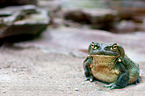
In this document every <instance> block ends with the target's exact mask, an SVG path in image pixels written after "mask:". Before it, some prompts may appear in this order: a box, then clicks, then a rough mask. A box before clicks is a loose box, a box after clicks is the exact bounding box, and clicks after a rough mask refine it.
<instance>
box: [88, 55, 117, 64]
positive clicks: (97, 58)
mask: <svg viewBox="0 0 145 96" xmlns="http://www.w3.org/2000/svg"><path fill="white" fill-rule="evenodd" d="M91 56H92V57H93V64H92V65H93V67H95V66H98V65H100V66H108V67H114V66H115V63H116V59H117V56H108V55H91Z"/></svg>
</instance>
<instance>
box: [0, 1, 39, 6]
mask: <svg viewBox="0 0 145 96" xmlns="http://www.w3.org/2000/svg"><path fill="white" fill-rule="evenodd" d="M27 4H31V5H37V0H0V7H6V6H14V5H27Z"/></svg>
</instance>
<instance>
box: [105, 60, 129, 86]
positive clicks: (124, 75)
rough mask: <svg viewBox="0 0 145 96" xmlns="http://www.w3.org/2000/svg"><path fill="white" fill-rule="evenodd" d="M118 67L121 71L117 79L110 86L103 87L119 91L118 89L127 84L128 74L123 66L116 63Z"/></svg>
mask: <svg viewBox="0 0 145 96" xmlns="http://www.w3.org/2000/svg"><path fill="white" fill-rule="evenodd" d="M117 65H118V66H119V69H120V71H121V73H120V75H119V76H118V78H117V81H116V83H112V84H110V85H106V86H104V87H107V88H108V87H109V88H110V89H119V88H124V87H126V85H127V84H128V81H129V72H128V70H126V68H125V67H124V65H123V64H122V63H120V62H118V63H117Z"/></svg>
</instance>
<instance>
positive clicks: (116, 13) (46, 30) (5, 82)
mask: <svg viewBox="0 0 145 96" xmlns="http://www.w3.org/2000/svg"><path fill="white" fill-rule="evenodd" d="M92 41H94V42H112V43H119V44H121V45H122V46H123V48H124V49H125V51H126V54H127V55H128V56H129V57H130V58H131V59H132V60H133V61H135V62H137V63H138V64H139V65H140V68H141V73H142V75H141V76H142V81H141V83H140V84H138V85H137V86H136V87H135V86H130V87H127V88H126V89H123V90H121V91H120V90H115V91H111V92H110V91H108V90H107V89H105V88H103V83H99V82H97V84H96V82H94V83H90V82H84V73H83V68H82V64H83V60H85V58H86V56H87V52H88V46H89V44H90V43H91V42H92ZM144 42H145V0H0V45H1V47H0V58H1V59H0V72H1V73H0V82H1V83H0V85H1V86H0V89H1V90H0V92H1V93H2V94H5V95H6V96H10V95H11V96H12V95H13V96H17V95H20V94H21V96H30V93H31V96H37V95H38V96H48V94H51V96H52V95H54V94H55V95H59V96H60V95H61V96H68V94H71V95H72V96H78V95H80V94H84V96H86V94H87V95H88V96H95V95H96V94H97V95H98V96H112V95H113V96H118V95H120V96H121V95H122V96H136V95H138V94H140V96H144V89H145V83H144V80H145V66H144V64H145V50H144V49H145V43H144ZM64 81H65V82H64ZM104 91H105V92H104Z"/></svg>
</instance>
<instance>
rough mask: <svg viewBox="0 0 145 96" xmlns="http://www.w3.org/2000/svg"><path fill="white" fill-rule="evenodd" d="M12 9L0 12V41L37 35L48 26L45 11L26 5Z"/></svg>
mask: <svg viewBox="0 0 145 96" xmlns="http://www.w3.org/2000/svg"><path fill="white" fill-rule="evenodd" d="M12 8H14V7H10V8H5V9H3V10H1V11H0V12H1V14H0V20H1V22H0V39H2V38H6V37H11V36H17V35H22V36H23V35H37V34H39V33H40V32H41V31H42V30H43V29H45V28H46V27H47V25H48V24H49V17H48V12H47V11H46V10H42V9H38V8H36V7H35V6H28V5H27V6H22V7H16V8H14V9H12ZM13 39H14V38H13Z"/></svg>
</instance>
